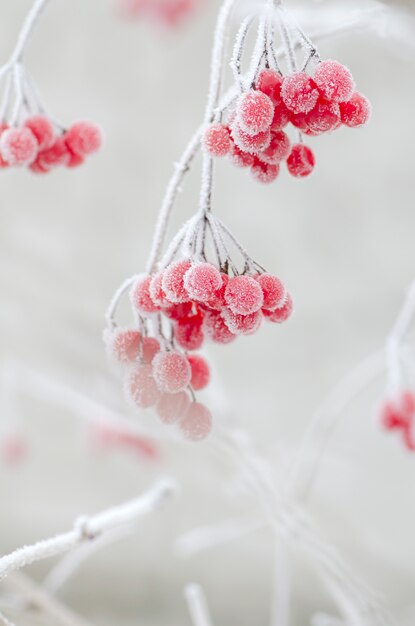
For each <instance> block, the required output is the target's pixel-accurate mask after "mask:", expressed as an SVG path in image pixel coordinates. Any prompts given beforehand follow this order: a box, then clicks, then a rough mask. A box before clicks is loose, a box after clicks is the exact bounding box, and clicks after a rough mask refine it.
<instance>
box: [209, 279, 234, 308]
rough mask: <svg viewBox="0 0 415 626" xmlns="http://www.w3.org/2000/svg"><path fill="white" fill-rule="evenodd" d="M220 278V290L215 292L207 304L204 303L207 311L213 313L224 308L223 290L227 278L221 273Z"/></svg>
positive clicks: (227, 280)
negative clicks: (212, 311) (211, 310)
mask: <svg viewBox="0 0 415 626" xmlns="http://www.w3.org/2000/svg"><path fill="white" fill-rule="evenodd" d="M220 276H221V282H222V284H221V286H220V288H219V289H218V290H217V291H215V293H214V294H213V296H212V297H211V298H210V299H209V300H208V301H207V302H205V303H204V304H205V306H206V307H207V308H208V309H214V310H215V311H221V310H222V309H223V307H224V306H225V289H226V285H227V284H228V282H229V276H228V275H227V274H224V273H223V272H221V275H220Z"/></svg>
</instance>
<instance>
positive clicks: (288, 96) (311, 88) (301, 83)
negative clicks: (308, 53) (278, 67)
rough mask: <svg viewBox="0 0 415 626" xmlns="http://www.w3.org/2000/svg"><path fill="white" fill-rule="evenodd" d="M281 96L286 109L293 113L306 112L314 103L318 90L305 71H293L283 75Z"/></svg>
mask: <svg viewBox="0 0 415 626" xmlns="http://www.w3.org/2000/svg"><path fill="white" fill-rule="evenodd" d="M281 96H282V99H283V101H284V104H285V106H286V107H287V109H289V110H290V111H292V112H293V113H308V112H309V111H311V109H312V108H313V107H314V106H315V105H316V102H317V100H318V97H319V92H318V89H317V86H316V84H315V82H314V81H313V79H312V78H311V77H310V76H309V75H308V74H306V72H295V73H294V74H289V75H288V76H285V77H284V80H283V83H282V87H281Z"/></svg>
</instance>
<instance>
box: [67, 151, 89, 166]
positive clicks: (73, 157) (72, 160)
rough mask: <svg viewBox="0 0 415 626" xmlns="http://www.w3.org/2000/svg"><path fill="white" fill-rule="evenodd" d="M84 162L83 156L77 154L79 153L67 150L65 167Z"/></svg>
mask: <svg viewBox="0 0 415 626" xmlns="http://www.w3.org/2000/svg"><path fill="white" fill-rule="evenodd" d="M84 163H85V158H84V157H81V156H79V154H74V153H73V152H71V151H69V159H68V162H67V163H65V165H66V167H69V168H70V169H73V168H74V167H79V166H80V165H83V164H84Z"/></svg>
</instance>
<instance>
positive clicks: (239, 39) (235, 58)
mask: <svg viewBox="0 0 415 626" xmlns="http://www.w3.org/2000/svg"><path fill="white" fill-rule="evenodd" d="M253 21H254V16H253V15H248V17H246V18H245V19H244V21H243V22H242V24H241V27H240V28H239V30H238V33H237V35H236V39H235V46H234V49H233V52H232V58H231V61H230V66H231V69H232V73H233V77H234V79H235V82H236V83H237V84H238V85H239V87H240V90H241V91H243V85H244V81H243V79H242V77H241V60H242V51H243V49H244V46H245V40H246V37H247V35H248V32H249V29H250V27H251V25H252V22H253Z"/></svg>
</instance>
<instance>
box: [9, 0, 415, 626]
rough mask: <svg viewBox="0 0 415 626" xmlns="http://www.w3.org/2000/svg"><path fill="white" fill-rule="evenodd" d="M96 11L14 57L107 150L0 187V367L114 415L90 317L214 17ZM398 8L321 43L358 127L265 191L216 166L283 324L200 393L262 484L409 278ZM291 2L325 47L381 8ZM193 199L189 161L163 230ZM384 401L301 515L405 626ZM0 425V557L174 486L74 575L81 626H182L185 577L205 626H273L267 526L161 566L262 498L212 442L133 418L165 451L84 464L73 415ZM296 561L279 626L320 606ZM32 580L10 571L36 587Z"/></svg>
mask: <svg viewBox="0 0 415 626" xmlns="http://www.w3.org/2000/svg"><path fill="white" fill-rule="evenodd" d="M114 2H115V0H105V2H83V1H82V0H72V1H71V2H68V1H67V0H53V2H50V5H49V6H48V8H47V10H46V11H45V14H44V16H43V17H42V19H41V21H40V22H39V24H38V27H37V29H36V32H35V34H34V37H33V40H32V42H31V44H30V48H29V50H28V52H27V54H26V65H27V66H28V68H29V69H30V71H31V72H32V74H33V76H34V77H35V79H36V81H37V85H38V87H39V89H40V91H41V93H42V97H43V100H44V102H45V104H46V107H47V109H48V111H49V112H50V113H51V114H52V115H53V116H54V117H56V118H58V119H59V120H61V121H62V122H64V123H67V124H68V123H70V122H72V121H75V120H78V119H90V120H92V121H94V122H97V123H99V124H100V125H101V126H102V127H103V129H104V130H105V135H106V141H105V146H104V149H103V150H102V151H101V152H100V153H99V154H98V155H96V156H94V157H91V158H90V159H89V160H88V163H87V164H86V165H85V166H84V167H81V168H79V169H78V170H74V171H67V170H63V169H62V170H58V171H56V172H53V173H52V174H50V175H48V176H45V177H41V176H39V177H37V176H34V175H31V174H30V173H28V172H27V171H26V170H19V169H15V170H14V171H11V170H10V171H2V172H0V174H1V185H0V206H1V211H0V223H1V228H0V290H1V301H0V302H1V304H0V346H1V359H2V362H3V363H8V362H9V360H10V359H12V360H13V361H14V362H17V363H20V364H24V366H25V367H29V368H33V369H34V370H36V371H37V372H39V373H42V375H44V376H46V377H50V378H52V379H53V380H57V381H60V382H61V383H64V384H65V385H68V386H70V387H73V388H75V389H77V390H79V391H81V392H83V393H85V394H86V395H87V396H89V397H92V398H94V399H96V400H99V401H100V402H102V403H103V404H108V405H109V406H111V407H113V408H115V409H119V410H120V411H124V412H127V411H128V409H127V407H126V405H125V402H124V398H123V394H122V388H121V383H120V382H119V378H118V376H117V375H116V374H115V375H114V373H113V371H112V368H111V367H110V365H109V364H108V363H107V360H106V356H105V351H104V348H103V344H102V338H101V335H102V330H103V327H104V311H105V309H106V307H107V305H108V302H109V300H110V298H111V296H112V294H113V292H114V290H115V289H116V287H117V286H118V285H119V283H121V282H122V280H123V279H124V278H125V277H127V276H130V275H132V274H134V273H135V272H138V271H141V270H142V268H143V267H144V265H145V260H146V256H147V255H148V252H149V247H150V239H151V235H152V231H153V228H154V223H155V218H156V213H157V210H158V208H159V206H160V203H161V200H162V196H163V193H164V189H165V186H166V184H167V181H168V178H169V176H170V174H171V172H172V168H173V163H174V161H175V160H176V159H177V158H178V156H179V155H180V153H181V151H182V150H183V148H184V146H185V144H186V142H187V140H188V138H189V137H190V135H191V134H192V132H193V131H194V129H195V128H196V127H197V126H198V124H199V123H200V120H201V118H202V115H203V110H204V104H205V98H206V93H207V84H208V69H209V63H210V49H211V42H212V32H213V26H214V21H215V15H216V12H217V9H218V2H217V1H216V0H215V1H214V0H206V2H205V3H204V5H203V6H201V7H200V8H199V9H198V11H197V12H195V14H194V16H193V17H191V18H189V20H188V21H187V22H186V23H185V24H183V25H182V26H181V27H180V28H179V29H175V30H172V31H167V30H162V29H159V28H157V27H154V26H152V25H151V24H149V23H147V22H143V21H140V20H138V21H128V20H126V19H121V17H120V15H119V13H118V12H117V10H116V6H115V4H114ZM306 4H307V6H305V5H306ZM289 5H291V2H288V1H287V6H289ZM411 5H412V3H411V2H409V0H408V2H407V9H408V13H404V14H403V17H402V19H401V20H400V19H398V16H399V15H401V14H400V13H399V14H398V13H397V11H398V10H399V12H400V11H401V10H403V9H402V7H403V4H402V5H398V4H396V5H395V3H391V4H390V5H389V7H390V10H391V12H390V13H388V14H385V16H384V18H383V19H384V21H383V22H382V21H381V20H380V19H377V21H376V22H375V19H373V23H372V24H371V25H370V28H364V29H358V30H356V31H352V32H345V33H344V34H341V35H338V36H336V37H330V38H325V39H324V40H322V41H321V44H320V46H319V48H320V52H321V54H322V56H323V57H328V58H336V59H338V60H339V61H341V62H343V63H345V64H346V65H347V66H349V67H350V68H351V69H352V71H353V74H354V76H355V79H356V81H357V84H358V87H359V89H361V90H362V92H363V93H365V94H366V95H367V96H368V97H369V98H370V99H371V100H372V103H373V118H372V121H371V123H370V125H369V126H368V127H367V128H365V129H362V130H358V131H357V130H356V131H353V130H342V131H341V132H339V133H335V134H334V135H331V136H327V137H318V138H316V139H314V140H312V147H313V148H315V152H316V156H317V160H318V167H317V169H316V172H315V174H314V175H313V176H312V177H311V178H310V179H308V180H304V181H300V182H299V181H297V180H294V179H292V178H290V177H289V176H288V174H287V172H286V171H284V172H283V173H282V174H281V176H280V178H279V179H278V181H276V182H275V183H273V184H272V185H271V186H261V185H259V184H257V183H255V182H254V181H252V180H251V178H250V177H249V175H248V174H247V173H246V172H244V171H240V170H237V169H236V168H233V167H232V166H231V165H230V164H228V163H227V162H224V163H223V164H222V163H221V164H219V165H218V167H217V184H216V187H215V193H214V209H215V210H216V211H217V213H218V214H219V216H220V217H221V218H223V219H224V221H225V223H226V224H227V225H228V226H229V227H231V228H232V230H233V232H234V233H235V234H236V235H237V236H238V237H239V238H240V239H241V240H242V242H243V243H244V244H245V245H246V247H247V249H248V250H249V251H250V253H251V254H252V256H254V258H257V259H258V261H259V262H260V263H261V264H263V265H264V266H265V267H267V268H268V269H269V271H271V272H275V273H276V274H278V275H280V276H281V277H282V278H283V279H284V280H285V282H286V284H287V285H288V286H289V288H290V289H291V291H292V293H293V294H294V298H295V303H296V314H295V316H294V317H293V319H292V320H291V321H290V322H289V323H287V324H286V325H284V326H283V327H274V326H271V325H264V327H263V328H262V329H261V331H260V332H259V333H257V334H256V335H255V336H254V337H249V338H243V339H241V340H239V341H237V342H236V343H234V344H232V345H230V346H224V347H222V346H220V347H209V358H210V360H211V362H212V364H213V368H214V379H215V382H214V383H213V385H212V390H211V391H210V393H209V397H210V400H209V401H210V402H211V403H212V405H213V406H216V407H217V413H216V414H215V415H214V419H215V423H216V424H218V423H220V422H221V420H223V419H230V420H232V421H233V422H234V423H236V424H238V425H239V426H240V427H241V428H243V429H244V430H246V431H247V432H248V433H249V434H250V435H251V436H252V438H253V440H254V441H255V445H256V446H257V448H258V450H259V451H260V452H261V453H263V454H264V455H265V456H266V457H267V458H268V459H271V460H272V462H273V463H274V465H275V470H276V477H277V478H278V479H280V478H281V476H282V470H283V468H284V467H286V465H287V464H288V463H290V461H292V460H293V458H294V455H295V452H296V450H297V449H298V446H299V444H300V441H301V438H302V436H303V434H304V432H305V430H306V428H307V426H308V424H309V421H310V419H311V416H312V414H313V412H314V411H315V409H316V408H317V407H318V406H319V404H320V403H321V401H322V400H323V398H324V396H325V394H326V393H328V392H329V391H330V389H331V388H332V386H333V385H335V384H336V382H337V381H338V380H339V378H340V377H342V376H343V375H344V374H346V373H347V372H348V371H349V370H350V369H351V368H353V367H354V366H355V365H356V364H357V363H358V362H359V361H360V360H362V359H363V358H365V357H366V356H367V355H368V354H369V353H371V352H373V351H376V350H377V349H378V348H380V347H382V345H383V343H384V341H385V337H386V335H387V333H388V332H389V330H390V328H391V325H392V324H393V322H394V319H395V317H396V315H397V313H398V311H399V308H400V306H401V304H402V301H403V298H404V295H405V291H406V289H407V287H408V285H409V283H410V282H411V280H412V279H413V278H414V276H415V247H414V232H415V211H414V201H413V197H414V191H413V190H414V184H413V178H414V156H413V154H414V148H413V146H414V133H415V117H414V115H413V108H414V101H415V84H414V80H413V76H414V70H415V57H414V46H413V41H414V36H415V31H414V28H413V23H412V22H411V19H412V18H411ZM292 6H293V7H294V8H295V9H296V11H297V12H298V13H297V14H298V16H299V17H300V18H304V19H303V26H304V27H305V28H307V25H309V26H310V28H311V30H313V29H314V30H319V31H320V30H322V29H324V28H326V27H327V24H329V26H330V25H333V23H336V20H337V21H338V22H339V23H342V21H343V20H346V21H347V20H348V19H350V16H351V15H353V16H354V15H357V12H358V11H359V10H363V9H366V8H371V7H373V6H375V5H374V4H372V3H370V2H367V4H366V3H365V1H364V0H359V2H357V3H353V2H350V0H346V1H344V2H341V0H322V1H321V2H310V1H309V2H308V3H305V2H304V3H303V4H301V3H300V2H292ZM29 7H30V0H18V1H16V0H14V1H7V2H6V0H3V1H2V2H1V6H0V33H1V36H0V55H1V59H3V61H6V59H7V58H8V55H9V54H10V52H11V50H12V48H13V45H14V42H15V39H16V36H17V33H18V30H19V27H20V25H21V22H22V20H23V18H24V16H25V14H26V12H27V11H28V9H29ZM414 8H415V7H414ZM333 9H335V10H337V11H338V13H336V14H333V13H332V11H333ZM407 9H405V10H407ZM333 15H334V17H333ZM333 20H334V21H333ZM198 186H199V161H198V162H197V164H196V166H195V168H194V172H193V173H192V174H190V176H189V179H188V180H187V181H186V184H185V188H184V190H183V194H181V196H180V197H179V201H178V203H177V208H176V213H175V217H174V220H173V221H174V227H175V228H177V227H179V226H180V224H181V222H182V221H183V219H185V218H186V217H187V216H189V215H190V214H191V213H192V211H194V210H195V209H196V207H197V200H198ZM172 233H173V230H172ZM20 375H22V374H20ZM23 376H24V374H23ZM384 387H385V379H384V378H383V379H381V380H380V381H379V383H377V384H375V385H372V386H371V387H370V388H368V389H367V390H365V391H364V392H363V393H362V394H361V395H360V396H359V397H358V398H357V399H356V400H354V401H353V402H352V403H351V404H350V406H349V408H348V409H347V411H345V413H344V418H343V419H342V421H341V423H340V425H339V427H338V428H337V429H336V431H335V433H334V436H333V438H332V440H331V444H330V448H329V450H328V451H327V454H326V456H325V459H324V463H323V465H322V468H321V471H320V472H319V474H318V476H317V481H316V484H315V487H314V489H313V491H312V494H311V498H310V500H309V506H310V511H311V514H312V515H313V518H314V520H315V523H316V525H317V526H318V527H319V528H320V529H321V531H322V533H323V534H324V536H325V538H326V539H327V540H328V541H330V542H332V543H334V544H336V545H337V547H338V549H339V550H340V551H341V552H342V553H343V554H344V555H345V556H346V557H347V561H348V563H349V564H350V565H351V566H352V567H353V569H354V570H355V571H356V572H357V573H358V574H359V575H360V576H361V577H362V578H363V579H365V580H366V581H367V582H368V583H369V584H370V585H371V586H373V587H374V588H375V589H377V590H378V591H380V592H381V594H382V595H383V596H384V600H385V604H386V605H387V606H388V607H389V608H390V609H391V611H392V612H393V613H394V615H395V617H396V620H397V623H398V624H400V625H402V626H412V625H413V623H414V621H415V588H414V580H415V541H414V532H413V528H414V522H415V507H414V504H413V485H414V480H415V465H414V464H415V456H414V455H412V456H411V455H410V454H408V453H407V452H406V451H405V450H404V449H403V447H402V445H401V443H400V441H399V440H398V437H394V436H392V435H388V434H385V433H384V432H382V430H381V429H380V428H379V426H378V424H377V422H376V416H375V414H374V412H375V408H376V405H377V403H378V402H379V400H380V399H381V397H382V394H383V392H384ZM4 404H5V403H4ZM224 407H225V408H224ZM221 409H223V410H221ZM225 409H226V410H225ZM0 419H1V420H2V421H3V428H4V429H5V430H7V428H8V427H11V426H13V427H14V425H15V422H14V420H17V428H18V430H19V432H21V433H23V435H24V437H25V439H26V440H27V442H28V454H27V458H26V459H25V460H24V462H23V463H21V464H19V465H18V466H8V465H6V464H3V465H2V466H1V468H0V503H1V504H0V511H1V513H0V552H1V553H6V552H8V551H10V550H12V549H14V548H15V547H18V546H20V545H22V544H24V543H28V542H32V541H35V540H37V539H39V538H42V537H47V536H49V535H51V534H54V533H55V532H58V531H61V530H65V529H67V528H69V527H70V526H71V524H72V521H73V520H74V518H76V517H77V516H78V515H79V514H80V513H94V512H96V511H99V510H100V509H102V508H105V507H107V506H110V505H112V504H115V503H118V502H122V501H123V500H125V499H128V498H131V497H133V496H135V495H137V494H139V493H140V492H141V491H142V490H144V489H145V488H146V487H147V486H148V485H149V484H150V483H151V482H152V481H153V480H154V479H155V478H156V477H157V476H159V475H160V474H169V475H172V476H174V477H176V478H177V479H178V480H179V482H180V483H181V493H180V495H179V496H178V497H177V498H176V499H175V500H174V501H172V502H170V503H169V504H168V505H166V507H165V508H164V509H163V511H160V512H159V513H157V514H156V515H154V516H152V517H149V518H146V519H145V520H143V522H142V523H141V525H140V527H139V528H138V531H137V533H136V534H135V535H134V537H133V538H129V539H126V540H125V541H121V542H119V543H118V544H116V545H113V546H111V547H109V548H107V549H105V550H102V551H101V552H100V553H99V554H97V555H95V556H94V557H92V558H91V559H90V560H89V561H87V562H86V563H85V564H84V565H83V566H82V568H81V569H80V570H79V572H78V573H77V575H76V576H74V577H73V579H71V580H70V581H69V582H68V584H67V585H66V586H65V588H64V589H63V590H62V591H61V592H60V598H61V599H62V601H64V602H65V603H67V604H68V605H70V606H71V607H72V608H73V609H74V610H76V611H78V612H79V613H81V614H82V615H84V616H86V617H88V618H89V619H90V620H91V621H92V622H93V623H95V624H102V625H107V624H108V625H115V624H117V626H129V625H130V624H131V625H132V624H143V625H144V624H147V625H150V624H151V625H152V624H154V625H156V624H157V625H158V626H161V625H164V624H166V625H167V624H169V626H175V625H176V624H177V625H178V624H187V623H189V618H188V615H187V612H186V606H185V603H184V600H183V596H182V587H183V585H184V584H185V583H187V582H189V581H191V580H196V581H198V582H200V583H201V584H202V585H203V586H204V588H205V590H206V593H207V596H208V599H209V604H210V607H211V611H212V614H213V618H214V623H215V626H225V625H226V624H227V625H229V624H236V623H237V624H238V625H239V626H252V624H258V625H259V624H267V623H268V620H269V610H270V590H271V585H272V583H271V579H272V567H273V554H274V540H273V538H272V535H271V533H270V532H269V531H267V530H263V531H258V532H255V533H252V534H251V535H249V536H247V537H245V538H242V539H240V540H238V541H235V542H233V543H229V544H228V545H226V546H223V547H221V548H217V549H214V550H211V551H209V552H206V553H202V554H200V555H198V556H195V557H193V558H189V559H184V558H180V557H178V556H177V554H176V552H175V550H174V540H175V538H176V537H177V536H179V535H180V534H181V533H183V532H185V531H187V530H190V529H192V528H194V527H197V526H201V525H205V524H210V523H213V524H214V523H218V522H221V521H225V520H227V519H229V518H231V517H235V516H238V515H240V514H244V513H251V512H252V510H253V509H255V508H256V506H257V504H256V502H255V500H253V499H252V498H251V496H249V495H248V494H246V493H245V492H243V491H241V490H238V488H237V487H236V486H235V485H236V482H235V470H234V467H233V466H232V464H231V463H230V461H229V460H228V459H227V458H226V457H225V456H224V455H223V454H222V453H221V452H220V451H219V450H218V449H217V448H216V447H215V445H214V443H212V442H209V441H207V442H205V443H203V444H199V445H191V444H185V443H183V442H182V441H180V440H179V439H177V440H175V439H170V438H167V437H166V435H165V433H164V431H163V430H162V429H161V428H159V427H157V426H156V425H155V426H153V423H154V422H155V418H154V416H152V415H151V414H149V413H148V412H147V413H143V414H138V413H136V414H133V413H131V419H133V420H135V421H136V422H137V424H142V425H143V432H144V431H146V432H147V431H148V430H150V432H151V431H153V437H152V439H153V441H154V442H156V443H157V445H159V446H160V457H159V458H158V459H157V460H151V459H146V458H144V457H143V456H140V455H137V454H133V453H131V452H129V451H127V452H125V451H124V452H123V451H120V450H108V451H101V452H98V453H97V451H96V450H94V449H93V448H91V446H90V445H89V438H88V428H87V427H86V425H85V422H83V421H82V420H81V419H79V417H78V416H77V415H76V414H75V413H74V412H73V411H71V410H70V409H69V408H68V409H67V410H63V409H62V408H61V407H58V406H56V405H55V404H53V403H48V402H46V401H42V400H41V399H40V398H38V399H34V398H32V397H29V396H28V395H27V394H21V395H19V397H18V402H17V407H15V411H11V410H9V409H7V408H6V407H5V406H4V407H2V412H1V413H0ZM290 554H292V559H293V567H294V572H293V585H294V597H293V611H294V614H293V624H295V625H296V626H303V624H304V625H305V624H308V623H309V619H310V615H311V614H312V613H314V612H315V611H318V610H324V609H329V608H330V601H329V599H328V598H327V596H326V594H325V593H324V591H323V589H322V586H321V585H320V583H319V582H318V578H317V576H316V575H315V572H314V569H313V563H312V562H310V560H308V559H306V558H305V557H303V556H302V554H301V553H299V552H296V551H294V550H293V551H292V553H291V552H290ZM50 565H51V564H50V563H49V562H44V563H40V564H38V565H36V566H33V567H31V568H30V569H28V571H27V572H28V573H29V574H30V575H32V576H33V577H34V578H35V579H36V580H38V581H41V580H42V578H43V577H44V576H45V574H46V573H47V571H48V569H49V568H50ZM16 621H17V623H18V624H19V623H23V621H22V619H21V620H20V622H19V621H18V618H16Z"/></svg>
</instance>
